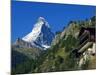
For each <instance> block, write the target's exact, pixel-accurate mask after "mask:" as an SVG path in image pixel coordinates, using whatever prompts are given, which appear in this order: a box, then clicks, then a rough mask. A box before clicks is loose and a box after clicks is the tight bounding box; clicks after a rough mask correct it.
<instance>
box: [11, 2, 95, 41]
mask: <svg viewBox="0 0 100 75" xmlns="http://www.w3.org/2000/svg"><path fill="white" fill-rule="evenodd" d="M94 15H96V7H95V6H84V5H70V4H54V3H52V4H51V3H40V2H22V1H12V3H11V28H12V29H11V32H12V35H11V37H12V41H15V40H16V39H17V38H18V37H19V38H22V37H23V36H25V35H26V34H28V33H29V32H30V31H31V30H32V28H33V26H34V24H35V23H36V22H37V19H38V17H40V16H42V17H44V18H45V19H46V21H48V23H49V25H50V27H51V29H52V31H53V32H56V31H59V30H62V29H63V27H64V26H66V25H67V24H68V23H69V22H70V21H71V20H85V19H86V18H87V19H89V18H91V17H92V16H94Z"/></svg>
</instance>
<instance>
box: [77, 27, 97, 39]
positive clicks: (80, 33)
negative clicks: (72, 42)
mask: <svg viewBox="0 0 100 75" xmlns="http://www.w3.org/2000/svg"><path fill="white" fill-rule="evenodd" d="M85 30H87V31H89V32H90V35H94V36H95V34H96V33H95V32H96V30H95V27H81V29H80V32H79V35H78V37H80V36H81V35H82V33H84V31H85Z"/></svg>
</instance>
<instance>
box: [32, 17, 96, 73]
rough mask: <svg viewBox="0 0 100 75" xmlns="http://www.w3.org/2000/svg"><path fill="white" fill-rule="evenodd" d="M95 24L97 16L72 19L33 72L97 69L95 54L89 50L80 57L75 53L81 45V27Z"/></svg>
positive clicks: (56, 37)
mask: <svg viewBox="0 0 100 75" xmlns="http://www.w3.org/2000/svg"><path fill="white" fill-rule="evenodd" d="M95 25H96V24H95V17H92V18H91V19H89V20H85V21H71V22H70V23H69V24H68V27H65V29H64V30H63V31H61V32H59V33H57V34H56V36H55V39H54V40H53V42H52V46H51V48H50V49H49V50H48V51H47V53H46V54H44V55H43V56H42V57H41V58H40V59H39V61H38V62H39V65H38V66H37V67H36V68H35V69H34V70H33V73H34V72H36V73H37V72H55V71H71V70H86V69H95V64H96V63H95V61H96V60H95V59H96V58H95V55H94V56H92V55H91V54H88V53H89V52H88V50H86V51H85V52H84V53H83V54H81V55H80V57H76V54H74V53H73V50H75V49H76V48H77V47H79V44H78V43H79V39H78V35H79V32H80V29H81V27H87V28H88V27H94V28H95ZM77 55H78V54H77ZM80 64H81V66H80Z"/></svg>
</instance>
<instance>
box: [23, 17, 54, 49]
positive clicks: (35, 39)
mask: <svg viewBox="0 0 100 75" xmlns="http://www.w3.org/2000/svg"><path fill="white" fill-rule="evenodd" d="M53 38H54V34H53V33H52V32H51V29H50V26H49V24H48V22H47V21H46V20H45V19H44V18H43V17H39V18H38V21H37V23H35V25H34V27H33V29H32V31H31V32H30V33H29V34H27V35H26V36H25V37H23V38H22V40H24V41H26V42H28V43H31V44H32V45H38V46H40V47H43V48H49V47H50V45H51V42H52V40H53Z"/></svg>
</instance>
